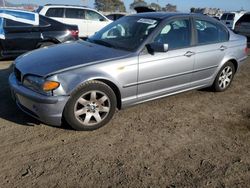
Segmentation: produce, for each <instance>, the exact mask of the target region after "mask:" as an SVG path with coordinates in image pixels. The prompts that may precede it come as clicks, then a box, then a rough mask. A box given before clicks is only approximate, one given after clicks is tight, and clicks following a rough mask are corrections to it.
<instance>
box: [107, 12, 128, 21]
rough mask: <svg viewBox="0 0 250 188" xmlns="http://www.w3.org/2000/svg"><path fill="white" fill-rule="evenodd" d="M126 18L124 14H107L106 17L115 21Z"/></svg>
mask: <svg viewBox="0 0 250 188" xmlns="http://www.w3.org/2000/svg"><path fill="white" fill-rule="evenodd" d="M124 16H126V15H125V14H122V13H113V14H108V15H106V17H107V18H108V19H110V20H113V21H116V20H118V19H120V18H122V17H124Z"/></svg>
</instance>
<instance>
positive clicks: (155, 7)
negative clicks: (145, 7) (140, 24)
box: [149, 3, 162, 11]
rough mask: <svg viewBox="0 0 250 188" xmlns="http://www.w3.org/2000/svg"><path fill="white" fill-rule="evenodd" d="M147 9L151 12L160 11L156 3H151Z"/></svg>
mask: <svg viewBox="0 0 250 188" xmlns="http://www.w3.org/2000/svg"><path fill="white" fill-rule="evenodd" d="M149 7H150V8H152V9H153V10H155V11H161V10H162V8H161V6H160V5H159V4H157V3H151V4H150V5H149Z"/></svg>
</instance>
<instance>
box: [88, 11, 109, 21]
mask: <svg viewBox="0 0 250 188" xmlns="http://www.w3.org/2000/svg"><path fill="white" fill-rule="evenodd" d="M86 19H87V20H94V21H101V20H105V18H104V17H103V16H101V15H100V14H98V13H96V12H94V11H91V10H86Z"/></svg>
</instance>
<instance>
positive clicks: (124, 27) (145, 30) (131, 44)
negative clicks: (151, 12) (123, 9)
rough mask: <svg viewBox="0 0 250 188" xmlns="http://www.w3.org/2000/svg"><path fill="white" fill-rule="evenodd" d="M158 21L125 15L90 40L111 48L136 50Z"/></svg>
mask: <svg viewBox="0 0 250 188" xmlns="http://www.w3.org/2000/svg"><path fill="white" fill-rule="evenodd" d="M158 23H159V21H158V20H156V19H149V18H139V17H136V16H134V17H133V16H127V17H123V18H121V19H120V20H118V21H115V22H113V23H111V24H110V25H108V26H107V27H105V28H103V29H102V30H101V31H99V32H97V33H96V34H95V35H93V36H92V37H90V38H89V39H88V41H89V42H92V43H97V44H100V45H104V46H107V47H111V48H117V49H123V50H128V51H134V50H136V49H137V48H138V47H139V46H140V45H141V44H142V42H143V41H144V40H145V39H146V38H147V37H148V35H149V34H150V33H151V32H152V31H153V30H154V29H155V28H156V26H157V25H158Z"/></svg>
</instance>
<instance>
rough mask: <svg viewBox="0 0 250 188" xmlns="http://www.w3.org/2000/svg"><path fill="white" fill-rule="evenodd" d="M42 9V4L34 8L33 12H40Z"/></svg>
mask: <svg viewBox="0 0 250 188" xmlns="http://www.w3.org/2000/svg"><path fill="white" fill-rule="evenodd" d="M42 9H43V6H39V7H38V9H36V10H35V12H38V13H39V12H40V11H41V10H42Z"/></svg>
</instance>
